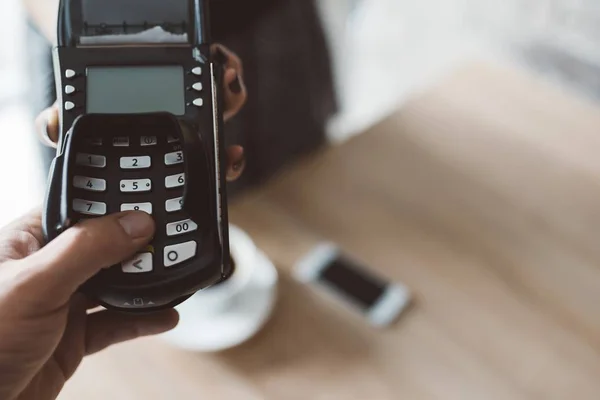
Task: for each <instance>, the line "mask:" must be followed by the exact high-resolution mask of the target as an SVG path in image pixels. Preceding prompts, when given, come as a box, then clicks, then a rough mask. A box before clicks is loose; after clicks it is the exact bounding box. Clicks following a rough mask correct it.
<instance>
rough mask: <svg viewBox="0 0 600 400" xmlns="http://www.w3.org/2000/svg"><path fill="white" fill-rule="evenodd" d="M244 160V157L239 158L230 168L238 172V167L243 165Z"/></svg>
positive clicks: (240, 167)
mask: <svg viewBox="0 0 600 400" xmlns="http://www.w3.org/2000/svg"><path fill="white" fill-rule="evenodd" d="M245 162H246V158H242V159H241V160H239V161H238V162H236V163H235V164H233V165H232V166H231V168H233V170H234V171H235V172H238V171H239V170H240V169H242V167H243V166H244V163H245Z"/></svg>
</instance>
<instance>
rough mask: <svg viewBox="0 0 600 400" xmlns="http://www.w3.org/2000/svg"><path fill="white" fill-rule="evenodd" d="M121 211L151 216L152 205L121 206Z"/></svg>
mask: <svg viewBox="0 0 600 400" xmlns="http://www.w3.org/2000/svg"><path fill="white" fill-rule="evenodd" d="M121 211H144V212H146V213H148V214H150V215H152V203H125V204H121Z"/></svg>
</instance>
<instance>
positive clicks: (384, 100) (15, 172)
mask: <svg viewBox="0 0 600 400" xmlns="http://www.w3.org/2000/svg"><path fill="white" fill-rule="evenodd" d="M317 1H318V3H319V6H320V8H321V11H322V12H321V14H322V16H323V21H324V24H325V27H326V31H327V33H328V38H329V40H330V43H331V49H332V53H333V56H334V68H335V73H336V79H337V82H338V91H339V96H340V102H341V105H342V109H341V112H340V114H339V116H338V117H337V118H335V119H334V120H333V121H332V123H331V129H330V132H331V137H332V139H334V140H343V139H345V138H347V137H349V136H351V135H352V134H355V133H358V132H360V131H362V130H363V129H364V128H365V127H367V126H369V125H370V124H372V123H374V122H376V121H378V120H379V119H380V118H382V117H384V116H385V115H387V114H389V113H390V112H392V111H393V110H394V109H395V108H396V107H398V105H400V104H402V101H403V100H404V99H406V98H407V97H409V96H411V95H413V94H414V93H415V92H416V91H418V90H420V88H423V87H425V86H427V85H431V84H432V83H434V82H435V81H436V80H437V79H439V78H440V77H442V76H443V75H444V74H447V73H448V72H449V71H451V70H452V68H453V67H454V66H456V65H458V64H460V63H462V62H464V61H465V60H467V59H469V58H483V59H490V60H496V61H499V62H516V63H520V64H521V65H524V66H526V67H527V68H530V69H532V70H534V71H537V72H539V73H541V74H544V76H546V77H548V79H553V80H554V81H556V82H557V83H558V84H560V85H563V87H564V88H565V89H566V90H573V91H576V92H577V93H580V94H581V95H583V96H588V97H590V98H592V99H597V98H598V97H600V73H599V72H600V2H598V1H597V0H317ZM23 23H24V19H23V15H22V11H21V10H20V8H19V6H18V0H3V6H2V13H0V34H1V35H2V38H4V39H5V40H3V41H2V42H0V71H1V72H0V106H1V107H0V135H2V137H4V138H5V139H4V142H3V143H1V144H0V169H1V171H2V172H0V182H1V184H2V186H0V190H1V191H2V194H3V195H2V196H0V224H3V223H5V222H6V221H8V220H10V219H11V218H13V217H14V216H15V215H17V214H19V213H20V212H22V211H24V210H26V209H28V208H30V207H32V206H34V205H35V204H38V203H39V202H40V201H41V193H42V191H43V182H39V181H38V180H36V179H32V177H35V176H36V175H35V174H34V173H32V171H35V169H36V168H38V166H37V153H36V150H35V147H34V146H33V145H32V144H31V140H32V135H30V131H31V129H32V124H31V121H32V118H33V116H31V115H29V114H28V111H27V108H26V106H25V102H24V98H23V95H24V91H25V89H26V87H27V83H28V79H27V76H25V74H24V72H23V61H22V51H21V49H22V47H23V46H24V37H23V36H24V29H23ZM5 193H7V194H8V193H10V194H11V195H10V196H9V195H4V194H5Z"/></svg>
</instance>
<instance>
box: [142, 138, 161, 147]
mask: <svg viewBox="0 0 600 400" xmlns="http://www.w3.org/2000/svg"><path fill="white" fill-rule="evenodd" d="M157 143H158V139H157V138H156V136H142V137H141V138H140V146H154V145H156V144H157Z"/></svg>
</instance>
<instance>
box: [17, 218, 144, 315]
mask: <svg viewBox="0 0 600 400" xmlns="http://www.w3.org/2000/svg"><path fill="white" fill-rule="evenodd" d="M153 234H154V221H153V220H152V218H151V217H150V216H149V215H148V214H146V213H144V212H141V211H133V212H125V213H118V214H113V215H110V216H107V217H103V218H97V219H91V220H86V221H84V222H82V223H80V224H77V225H75V226H73V227H72V228H70V229H67V230H66V231H65V232H64V233H62V234H61V235H60V236H58V237H57V238H56V239H54V240H53V241H52V242H50V243H49V244H48V245H47V246H46V247H44V248H42V249H41V250H40V251H38V252H36V253H34V254H33V255H31V256H29V257H27V258H26V259H24V260H23V263H24V266H22V267H24V268H23V269H24V272H23V274H22V276H23V278H22V279H23V282H22V284H23V285H25V286H27V288H23V293H36V296H35V299H36V300H37V301H38V302H40V303H43V304H45V306H44V307H45V308H47V307H60V306H63V305H64V304H66V303H67V301H68V300H69V298H70V297H71V295H72V294H73V293H74V292H75V291H76V290H77V288H78V287H79V286H80V285H82V284H83V283H84V282H85V281H87V280H88V279H89V278H91V277H92V276H93V275H95V274H96V273H97V272H99V271H100V270H102V269H103V268H107V267H110V266H112V265H114V264H117V263H119V262H121V261H123V260H125V259H127V258H129V257H131V256H132V255H133V254H134V253H135V252H136V250H138V249H140V248H141V247H142V246H144V245H145V244H147V243H148V242H149V241H150V239H151V237H152V235H153Z"/></svg>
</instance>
